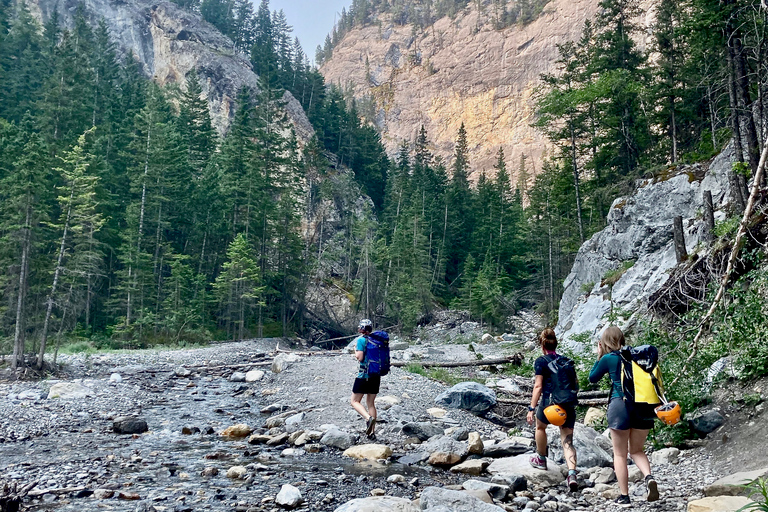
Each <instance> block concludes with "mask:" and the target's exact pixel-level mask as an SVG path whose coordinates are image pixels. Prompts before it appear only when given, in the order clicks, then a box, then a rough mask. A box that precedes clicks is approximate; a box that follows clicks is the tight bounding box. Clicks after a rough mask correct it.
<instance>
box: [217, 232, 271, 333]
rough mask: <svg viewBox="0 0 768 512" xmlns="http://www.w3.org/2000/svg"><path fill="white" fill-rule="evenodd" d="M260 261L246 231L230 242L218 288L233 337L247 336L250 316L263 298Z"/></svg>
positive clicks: (223, 310) (224, 315)
mask: <svg viewBox="0 0 768 512" xmlns="http://www.w3.org/2000/svg"><path fill="white" fill-rule="evenodd" d="M259 274H260V272H259V265H258V263H257V261H256V258H255V257H254V255H253V249H252V248H251V247H250V244H249V243H248V240H247V239H246V237H245V235H244V234H243V233H240V234H238V235H237V236H236V237H235V239H234V240H233V241H232V243H231V244H229V248H228V249H227V261H226V262H224V264H223V265H222V269H221V274H219V276H218V277H217V278H216V283H215V284H214V292H215V294H216V298H217V300H218V302H219V308H220V318H221V319H222V320H223V321H224V322H225V325H226V328H227V332H230V333H231V336H232V339H238V338H239V339H242V338H244V337H245V328H246V317H247V316H248V315H249V313H250V312H251V311H252V310H253V308H254V307H255V306H257V305H259V304H261V303H262V302H263V293H264V287H263V286H260V278H259Z"/></svg>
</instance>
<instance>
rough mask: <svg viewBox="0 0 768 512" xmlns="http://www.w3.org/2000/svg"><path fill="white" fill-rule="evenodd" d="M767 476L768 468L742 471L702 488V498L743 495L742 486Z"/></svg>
mask: <svg viewBox="0 0 768 512" xmlns="http://www.w3.org/2000/svg"><path fill="white" fill-rule="evenodd" d="M766 475H768V468H763V469H757V470H755V471H742V472H739V473H734V474H732V475H728V476H726V477H723V478H720V479H719V480H716V481H715V482H713V483H712V484H710V485H708V486H707V487H705V488H704V496H738V495H740V494H744V486H745V485H748V484H750V483H752V482H754V481H755V480H757V479H758V478H760V477H765V476H766Z"/></svg>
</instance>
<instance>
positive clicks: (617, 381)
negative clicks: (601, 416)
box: [589, 326, 659, 507]
mask: <svg viewBox="0 0 768 512" xmlns="http://www.w3.org/2000/svg"><path fill="white" fill-rule="evenodd" d="M623 346H624V333H623V332H621V329H619V328H618V327H614V326H611V327H608V328H607V329H606V330H605V331H604V332H603V335H602V336H601V337H600V340H599V341H598V342H597V361H595V365H594V366H593V367H592V371H591V372H590V374H589V381H590V382H599V381H600V379H602V378H603V376H605V375H608V376H609V377H610V379H611V398H610V401H609V402H608V428H610V429H611V441H612V443H613V468H614V471H615V472H616V479H617V480H618V481H619V491H620V492H621V495H620V496H619V497H618V499H617V500H616V504H617V505H619V506H621V507H630V506H632V505H631V503H630V500H629V481H628V480H629V477H628V469H627V454H629V456H630V457H632V460H633V461H634V463H635V464H636V465H637V467H638V468H639V469H640V471H642V472H643V475H644V476H645V486H646V488H647V490H648V495H647V500H648V501H656V500H658V499H659V490H658V485H657V484H656V479H655V478H653V476H652V475H651V463H650V462H649V461H648V456H647V455H646V454H645V451H644V446H645V440H646V438H647V437H648V431H649V430H650V429H651V428H653V418H654V411H653V406H648V405H647V404H628V403H627V402H626V401H625V400H624V392H623V390H622V388H621V356H620V355H619V350H621V348H622V347H623Z"/></svg>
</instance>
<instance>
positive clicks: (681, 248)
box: [672, 215, 688, 263]
mask: <svg viewBox="0 0 768 512" xmlns="http://www.w3.org/2000/svg"><path fill="white" fill-rule="evenodd" d="M672 227H673V229H674V233H675V254H676V255H677V262H678V263H681V262H683V261H685V260H687V259H688V251H687V250H686V249H685V233H684V232H683V218H682V217H681V216H680V215H678V216H677V217H675V221H674V223H673V225H672Z"/></svg>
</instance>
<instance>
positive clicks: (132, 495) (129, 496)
mask: <svg viewBox="0 0 768 512" xmlns="http://www.w3.org/2000/svg"><path fill="white" fill-rule="evenodd" d="M117 498H118V499H121V500H126V501H136V500H140V499H141V495H140V494H139V493H137V492H128V491H123V492H119V493H117Z"/></svg>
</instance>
